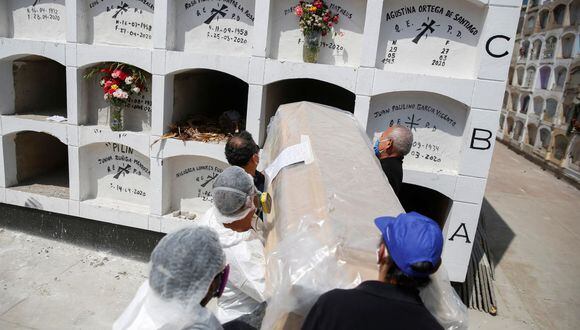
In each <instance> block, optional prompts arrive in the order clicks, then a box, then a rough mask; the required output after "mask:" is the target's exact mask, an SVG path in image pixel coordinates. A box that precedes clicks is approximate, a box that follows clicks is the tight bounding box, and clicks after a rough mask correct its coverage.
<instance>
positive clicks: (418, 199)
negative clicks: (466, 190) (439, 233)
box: [399, 183, 453, 229]
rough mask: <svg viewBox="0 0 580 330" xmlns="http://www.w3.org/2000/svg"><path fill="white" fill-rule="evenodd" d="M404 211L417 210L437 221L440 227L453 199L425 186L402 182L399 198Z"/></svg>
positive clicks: (443, 223)
mask: <svg viewBox="0 0 580 330" xmlns="http://www.w3.org/2000/svg"><path fill="white" fill-rule="evenodd" d="M399 200H400V201H401V205H402V206H403V208H404V209H405V212H412V211H414V212H418V213H421V214H423V215H426V216H428V217H429V218H431V219H433V220H435V221H437V223H438V224H439V226H440V227H441V229H443V228H444V227H445V222H446V221H447V218H448V216H449V211H450V210H451V206H452V205H453V200H452V199H451V198H449V197H447V196H445V195H443V194H442V193H440V192H438V191H436V190H433V189H429V188H426V187H422V186H418V185H414V184H409V183H404V184H403V187H402V189H401V196H400V198H399Z"/></svg>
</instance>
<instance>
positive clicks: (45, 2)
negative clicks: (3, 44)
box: [8, 0, 66, 41]
mask: <svg viewBox="0 0 580 330" xmlns="http://www.w3.org/2000/svg"><path fill="white" fill-rule="evenodd" d="M8 2H9V6H8V7H9V10H11V11H12V24H13V32H14V33H13V36H14V38H22V39H35V40H50V41H64V40H66V35H65V31H66V20H65V4H64V3H65V0H9V1H8Z"/></svg>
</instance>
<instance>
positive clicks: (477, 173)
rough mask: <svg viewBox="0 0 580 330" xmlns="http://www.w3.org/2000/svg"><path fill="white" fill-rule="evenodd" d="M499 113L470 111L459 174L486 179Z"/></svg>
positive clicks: (478, 110)
mask: <svg viewBox="0 0 580 330" xmlns="http://www.w3.org/2000/svg"><path fill="white" fill-rule="evenodd" d="M499 116H500V112H499V111H489V110H480V109H471V111H470V113H469V119H468V125H467V126H466V128H467V129H466V131H465V133H464V135H463V146H462V149H461V159H460V165H459V174H461V175H468V176H473V177H479V178H486V177H487V175H488V172H489V167H490V165H491V158H492V156H493V148H494V146H495V134H496V132H497V129H498V127H499Z"/></svg>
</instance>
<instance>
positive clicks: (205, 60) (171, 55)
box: [166, 51, 250, 82]
mask: <svg viewBox="0 0 580 330" xmlns="http://www.w3.org/2000/svg"><path fill="white" fill-rule="evenodd" d="M249 61H250V59H249V58H248V57H234V56H223V55H212V54H197V53H184V52H173V51H168V52H167V56H166V69H167V70H166V73H167V74H169V73H177V72H178V71H182V70H188V69H210V70H216V71H221V72H225V73H227V74H230V75H232V76H234V77H236V78H239V79H241V80H243V81H246V82H247V81H248V71H249Z"/></svg>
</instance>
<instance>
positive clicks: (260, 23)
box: [252, 0, 271, 57]
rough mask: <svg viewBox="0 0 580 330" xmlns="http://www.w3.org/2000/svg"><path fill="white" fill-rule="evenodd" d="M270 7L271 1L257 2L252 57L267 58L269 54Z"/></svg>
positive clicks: (261, 0) (259, 0) (258, 0)
mask: <svg viewBox="0 0 580 330" xmlns="http://www.w3.org/2000/svg"><path fill="white" fill-rule="evenodd" d="M270 7H271V1H270V0H256V6H255V14H256V18H255V20H254V32H253V33H254V41H253V47H252V56H258V57H266V55H267V54H268V46H269V45H268V40H269V35H268V34H269V28H268V23H269V19H270V10H271V9H270Z"/></svg>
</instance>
